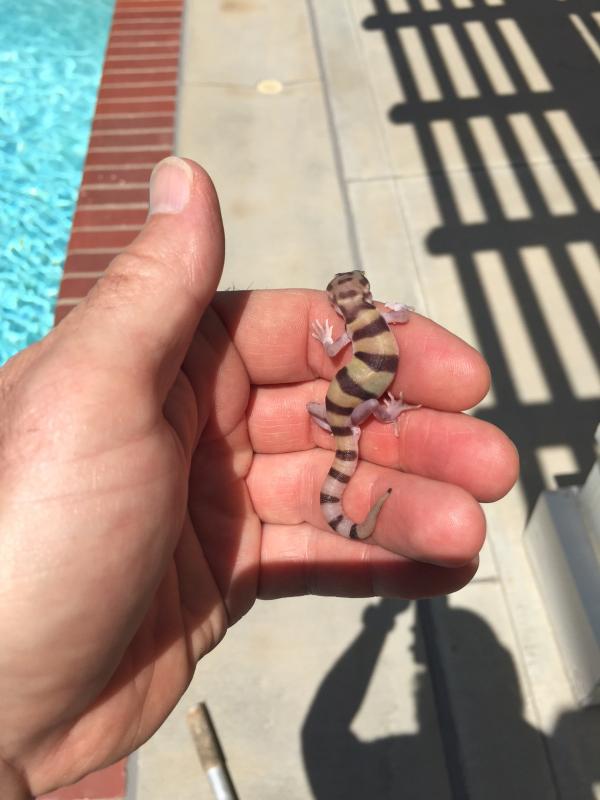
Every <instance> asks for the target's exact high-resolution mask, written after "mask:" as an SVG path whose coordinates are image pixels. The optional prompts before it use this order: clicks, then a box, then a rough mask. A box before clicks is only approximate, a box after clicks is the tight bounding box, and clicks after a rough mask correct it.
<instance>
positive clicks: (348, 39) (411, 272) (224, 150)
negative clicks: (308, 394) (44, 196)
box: [128, 0, 600, 800]
mask: <svg viewBox="0 0 600 800" xmlns="http://www.w3.org/2000/svg"><path fill="white" fill-rule="evenodd" d="M138 5H139V6H140V7H141V6H142V0H138ZM145 5H146V7H149V6H151V5H152V4H151V3H150V2H147V3H146V4H145ZM583 6H585V8H586V9H587V5H586V4H585V3H584V4H583ZM542 17H543V21H541V20H542ZM598 22H600V16H599V15H598V13H597V12H593V13H592V12H591V11H582V4H580V3H579V4H576V7H575V4H573V3H571V2H568V1H567V2H563V3H550V2H546V1H545V0H538V1H537V2H535V1H534V0H529V2H525V1H524V0H520V2H516V0H515V2H508V0H506V2H502V0H487V2H486V3H485V4H483V3H480V2H475V0H454V2H453V3H452V4H451V3H450V2H449V1H448V0H421V2H420V3H417V2H416V0H411V1H410V2H408V0H407V1H406V2H403V1H402V0H394V2H391V0H389V2H384V1H381V0H337V1H336V2H333V0H322V1H321V2H317V0H286V2H285V3H283V2H279V1H278V0H220V2H217V0H211V1H210V2H207V1H206V0H187V3H186V6H185V18H184V38H183V50H182V56H181V64H180V71H179V88H178V95H177V110H176V115H177V125H176V128H177V136H176V152H177V153H178V154H180V155H185V156H189V157H191V158H194V159H196V160H197V161H199V162H200V163H202V164H203V166H204V167H205V168H206V169H207V170H208V172H209V173H210V174H211V176H212V177H213V180H214V182H215V184H216V186H217V190H218V192H219V195H220V199H221V204H222V209H223V216H224V221H225V227H226V234H227V260H226V267H225V273H224V277H223V282H222V288H229V287H235V288H267V287H268V288H273V287H284V286H309V287H313V288H319V289H320V288H323V287H324V286H325V284H326V283H327V281H328V280H329V279H330V277H331V275H332V274H333V273H334V272H337V271H341V270H344V269H348V268H351V267H353V266H356V267H364V268H365V269H366V270H367V273H368V275H369V278H370V280H371V282H372V285H373V287H374V289H375V292H376V295H377V296H379V297H382V298H384V299H396V298H397V299H401V300H403V301H404V302H408V303H411V304H412V305H414V306H415V307H416V308H417V310H419V311H421V312H423V313H427V314H429V315H430V316H431V317H432V318H434V319H435V320H436V321H438V322H439V323H441V324H443V325H445V326H447V327H448V328H449V329H450V330H452V331H453V332H455V333H456V334H458V335H460V336H462V337H463V338H465V339H466V340H467V341H469V342H471V343H472V344H474V345H475V346H476V347H478V349H480V350H481V351H482V352H483V353H484V355H485V356H486V357H487V358H488V361H489V362H490V364H491V367H492V372H493V375H494V385H493V390H492V392H491V393H490V395H489V397H488V398H486V400H485V401H484V402H483V403H482V404H481V406H480V407H478V408H477V409H475V410H474V412H473V413H475V414H477V415H479V416H481V417H482V418H484V419H488V420H490V421H492V422H495V423H496V424H499V425H500V426H501V427H502V428H503V429H505V430H506V431H507V432H508V433H509V435H511V437H512V438H513V439H514V441H515V442H516V443H517V445H518V447H519V450H520V453H521V457H522V466H523V469H522V478H521V481H520V483H519V485H518V486H517V487H516V488H515V489H514V490H513V491H512V492H511V493H510V494H509V495H508V496H507V497H506V498H505V499H503V500H502V501H500V502H498V503H495V504H493V505H490V506H487V507H486V508H485V511H486V516H487V520H488V529H489V536H488V541H487V543H486V546H485V548H484V551H483V553H482V559H481V567H480V570H479V572H478V574H477V576H476V578H475V579H474V581H473V582H472V583H471V584H470V585H469V586H468V587H466V588H465V589H463V590H462V591H460V592H458V593H457V594H455V595H452V596H451V597H448V598H439V599H436V600H433V601H430V602H427V601H424V602H421V603H403V602H400V601H389V600H386V601H373V600H345V599H340V598H317V597H309V598H293V599H288V600H284V601H278V602H269V603H267V602H261V603H258V604H257V605H256V607H255V608H254V609H253V610H252V612H251V613H250V614H249V615H248V617H247V618H246V619H244V620H243V621H242V622H241V623H240V624H238V625H237V626H235V628H233V629H232V630H231V631H230V632H229V633H228V635H227V637H226V638H225V640H224V642H223V643H222V645H220V647H219V648H218V649H217V650H216V651H215V652H214V653H212V654H210V655H209V656H208V657H207V658H206V659H204V660H203V661H202V662H201V663H200V664H199V666H198V670H197V672H196V675H195V677H194V680H193V681H192V684H191V686H190V687H189V689H188V691H187V693H186V695H185V696H184V698H183V699H182V701H181V703H180V704H179V705H178V707H177V708H176V709H175V711H174V712H173V714H172V715H171V716H170V717H169V719H168V720H167V721H166V722H165V724H164V725H163V727H162V728H161V729H160V730H159V731H158V732H157V734H156V735H155V736H154V737H153V738H152V739H151V740H150V741H149V742H148V743H146V744H145V745H144V746H143V747H142V748H140V750H139V751H138V752H137V753H136V754H134V755H133V756H132V757H131V758H130V760H129V775H130V780H129V786H128V797H129V798H130V799H131V800H158V798H161V800H162V798H165V797H173V798H177V800H188V798H189V800H192V798H193V800H200V799H204V800H210V798H211V794H210V790H209V787H208V784H207V782H206V780H205V778H204V776H203V774H202V771H201V768H200V766H199V763H198V761H197V757H196V754H195V751H194V748H193V743H192V741H191V738H190V736H189V733H188V730H187V726H186V720H185V714H186V711H187V709H188V708H189V707H190V706H191V705H193V704H194V703H196V702H198V701H200V700H206V701H207V703H208V705H209V707H210V710H211V712H212V716H213V718H214V721H215V724H216V727H217V730H218V733H219V735H220V738H221V741H222V745H223V748H224V750H225V753H226V756H227V759H228V763H229V767H230V770H231V773H232V777H233V780H234V782H235V784H236V787H237V789H238V792H239V796H240V800H275V798H280V797H282V796H285V797H286V798H288V800H296V799H297V800H309V798H319V799H320V798H335V797H338V796H339V797H342V796H343V797H344V798H345V800H354V799H355V798H356V799H358V798H374V799H375V800H386V798H391V797H403V798H415V799H416V798H425V797H426V798H436V800H437V799H438V798H440V800H443V799H444V798H453V800H454V799H455V798H466V797H469V798H476V800H496V798H498V800H500V799H502V800H505V798H507V797H515V798H540V799H541V800H546V798H568V800H580V799H581V800H588V799H589V798H600V767H599V766H598V765H599V763H600V759H598V757H597V752H598V744H597V743H598V741H600V710H599V709H597V708H596V709H588V710H586V711H581V710H578V709H577V708H576V707H575V703H574V700H573V695H572V691H571V688H570V685H569V683H568V680H567V678H566V675H565V670H564V668H563V664H562V660H561V654H560V652H559V650H558V648H557V644H556V641H555V638H554V635H553V631H552V628H551V625H550V621H549V619H548V617H547V614H546V610H545V607H544V604H543V603H542V600H541V598H540V594H539V592H538V589H537V586H536V584H535V581H534V577H533V574H532V571H531V567H530V564H529V562H528V560H527V558H526V555H525V551H524V548H523V544H522V535H523V529H524V526H525V523H526V520H527V516H528V513H529V510H530V509H531V506H532V505H533V502H534V501H535V498H536V497H537V495H538V493H539V491H540V490H541V489H542V488H544V487H547V488H553V487H555V486H556V485H557V484H560V483H561V482H564V480H565V478H564V477H560V476H565V475H570V476H571V478H570V479H573V478H572V476H573V474H578V476H579V477H578V478H576V479H575V480H576V482H578V483H581V482H582V480H583V476H584V474H585V473H586V472H587V470H589V467H590V464H591V461H592V458H593V431H594V428H595V424H596V422H597V416H598V404H597V398H598V395H599V394H600V378H599V377H598V369H597V365H596V363H595V360H594V342H596V343H597V342H598V341H599V339H598V328H597V317H596V314H597V312H598V305H599V304H600V286H599V285H598V260H597V249H596V248H597V247H598V231H599V230H600V228H599V226H598V211H599V209H600V175H599V171H598V156H599V155H600V152H599V150H600V137H599V136H598V128H597V120H596V119H595V118H594V113H595V110H596V109H597V103H596V101H595V100H594V87H595V86H597V81H598V77H599V74H598V73H599V72H600V61H599V59H600V52H599V50H598V46H597V43H596V40H595V39H594V36H593V35H592V34H593V32H594V31H596V33H597V26H598ZM594 26H596V27H594ZM596 116H597V114H596ZM557 476H559V477H558V478H557Z"/></svg>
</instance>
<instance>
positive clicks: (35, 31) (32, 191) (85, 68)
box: [0, 0, 114, 364]
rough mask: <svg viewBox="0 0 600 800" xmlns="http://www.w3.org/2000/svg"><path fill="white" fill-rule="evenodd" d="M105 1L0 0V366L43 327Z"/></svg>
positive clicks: (90, 105)
mask: <svg viewBox="0 0 600 800" xmlns="http://www.w3.org/2000/svg"><path fill="white" fill-rule="evenodd" d="M113 5H114V0H20V2H15V0H0V364H2V363H3V362H4V361H5V360H6V359H7V358H9V357H10V356H11V355H13V354H14V353H16V352H17V351H18V350H20V349H21V348H23V347H25V346H26V345H28V344H30V343H31V342H33V341H35V340H36V339H39V338H40V337H41V336H43V335H44V334H45V333H46V332H47V331H48V330H49V328H50V327H51V325H52V319H53V309H54V304H55V301H56V296H57V293H58V286H59V282H60V277H61V273H62V267H63V263H64V258H65V252H66V247H67V243H68V238H69V232H70V227H71V220H72V217H73V211H74V208H75V201H76V199H77V193H78V190H79V184H80V182H81V173H82V169H83V161H84V158H85V154H86V151H87V143H88V139H89V132H90V125H91V120H92V115H93V112H94V106H95V101H96V94H97V90H98V85H99V82H100V75H101V71H102V61H103V56H104V49H105V46H106V40H107V36H108V31H109V26H110V20H111V16H112V9H113Z"/></svg>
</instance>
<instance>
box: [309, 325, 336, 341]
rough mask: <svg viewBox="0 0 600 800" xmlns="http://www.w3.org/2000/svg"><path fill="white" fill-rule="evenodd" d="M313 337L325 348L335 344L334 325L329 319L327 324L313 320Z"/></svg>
mask: <svg viewBox="0 0 600 800" xmlns="http://www.w3.org/2000/svg"><path fill="white" fill-rule="evenodd" d="M311 336H312V337H313V339H316V340H317V341H318V342H321V344H322V345H323V347H327V346H328V345H332V344H333V325H332V324H331V323H330V322H329V320H328V319H326V320H325V322H320V321H319V320H318V319H315V320H313V324H312V331H311Z"/></svg>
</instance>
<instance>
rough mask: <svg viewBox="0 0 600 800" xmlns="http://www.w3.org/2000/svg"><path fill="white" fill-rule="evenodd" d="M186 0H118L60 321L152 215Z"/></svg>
mask: <svg viewBox="0 0 600 800" xmlns="http://www.w3.org/2000/svg"><path fill="white" fill-rule="evenodd" d="M183 5H184V0H116V2H115V10H114V15H113V21H112V27H111V31H110V36H109V40H108V46H107V50H106V59H105V62H104V73H103V76H102V80H101V83H100V89H99V92H98V101H97V105H96V114H95V117H94V122H93V125H92V132H91V137H90V142H89V149H88V153H87V158H86V161H85V167H84V172H83V180H82V184H81V190H80V193H79V199H78V202H77V208H76V211H75V216H74V219H73V227H72V229H71V238H70V241H69V246H68V250H67V258H66V261H65V268H64V273H63V279H62V283H61V286H60V291H59V296H58V301H57V304H56V310H55V321H56V322H59V321H60V320H61V319H62V318H63V317H64V316H66V314H68V312H69V311H70V310H71V308H72V307H73V306H74V305H76V304H77V302H78V301H79V300H80V299H81V298H82V297H84V296H85V295H86V294H87V293H88V291H89V290H90V288H91V287H92V285H93V284H94V283H95V281H96V280H97V279H98V278H99V277H100V275H101V274H102V272H103V270H104V269H105V268H106V266H107V265H108V263H109V262H110V260H111V259H112V258H113V256H114V255H115V254H116V253H118V252H119V251H120V250H121V249H122V248H123V247H124V246H125V245H127V244H129V242H130V241H131V240H132V239H133V238H134V237H135V235H136V233H137V232H138V230H139V229H140V227H141V226H142V224H143V222H144V220H145V218H146V213H147V201H148V178H149V177H150V173H151V171H152V168H153V166H154V165H155V164H156V162H157V161H160V159H161V158H164V157H165V156H168V155H170V154H171V153H172V149H173V140H174V127H175V100H176V93H177V74H178V66H179V51H180V40H181V25H182V17H183Z"/></svg>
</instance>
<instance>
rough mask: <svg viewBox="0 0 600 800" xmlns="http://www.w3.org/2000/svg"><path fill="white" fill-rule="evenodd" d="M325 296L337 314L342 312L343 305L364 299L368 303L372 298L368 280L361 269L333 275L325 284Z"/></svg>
mask: <svg viewBox="0 0 600 800" xmlns="http://www.w3.org/2000/svg"><path fill="white" fill-rule="evenodd" d="M327 298H328V300H329V302H330V303H331V305H332V306H333V308H334V309H335V310H336V311H337V313H338V314H342V311H341V307H343V306H347V305H351V304H354V303H357V302H362V301H365V300H366V301H367V302H369V303H370V302H372V299H373V298H372V295H371V287H370V286H369V281H368V280H367V279H366V277H365V273H364V272H363V270H361V269H354V270H351V271H350V272H338V273H337V274H336V275H334V276H333V278H332V279H331V280H330V281H329V283H328V284H327ZM342 316H343V314H342Z"/></svg>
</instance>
